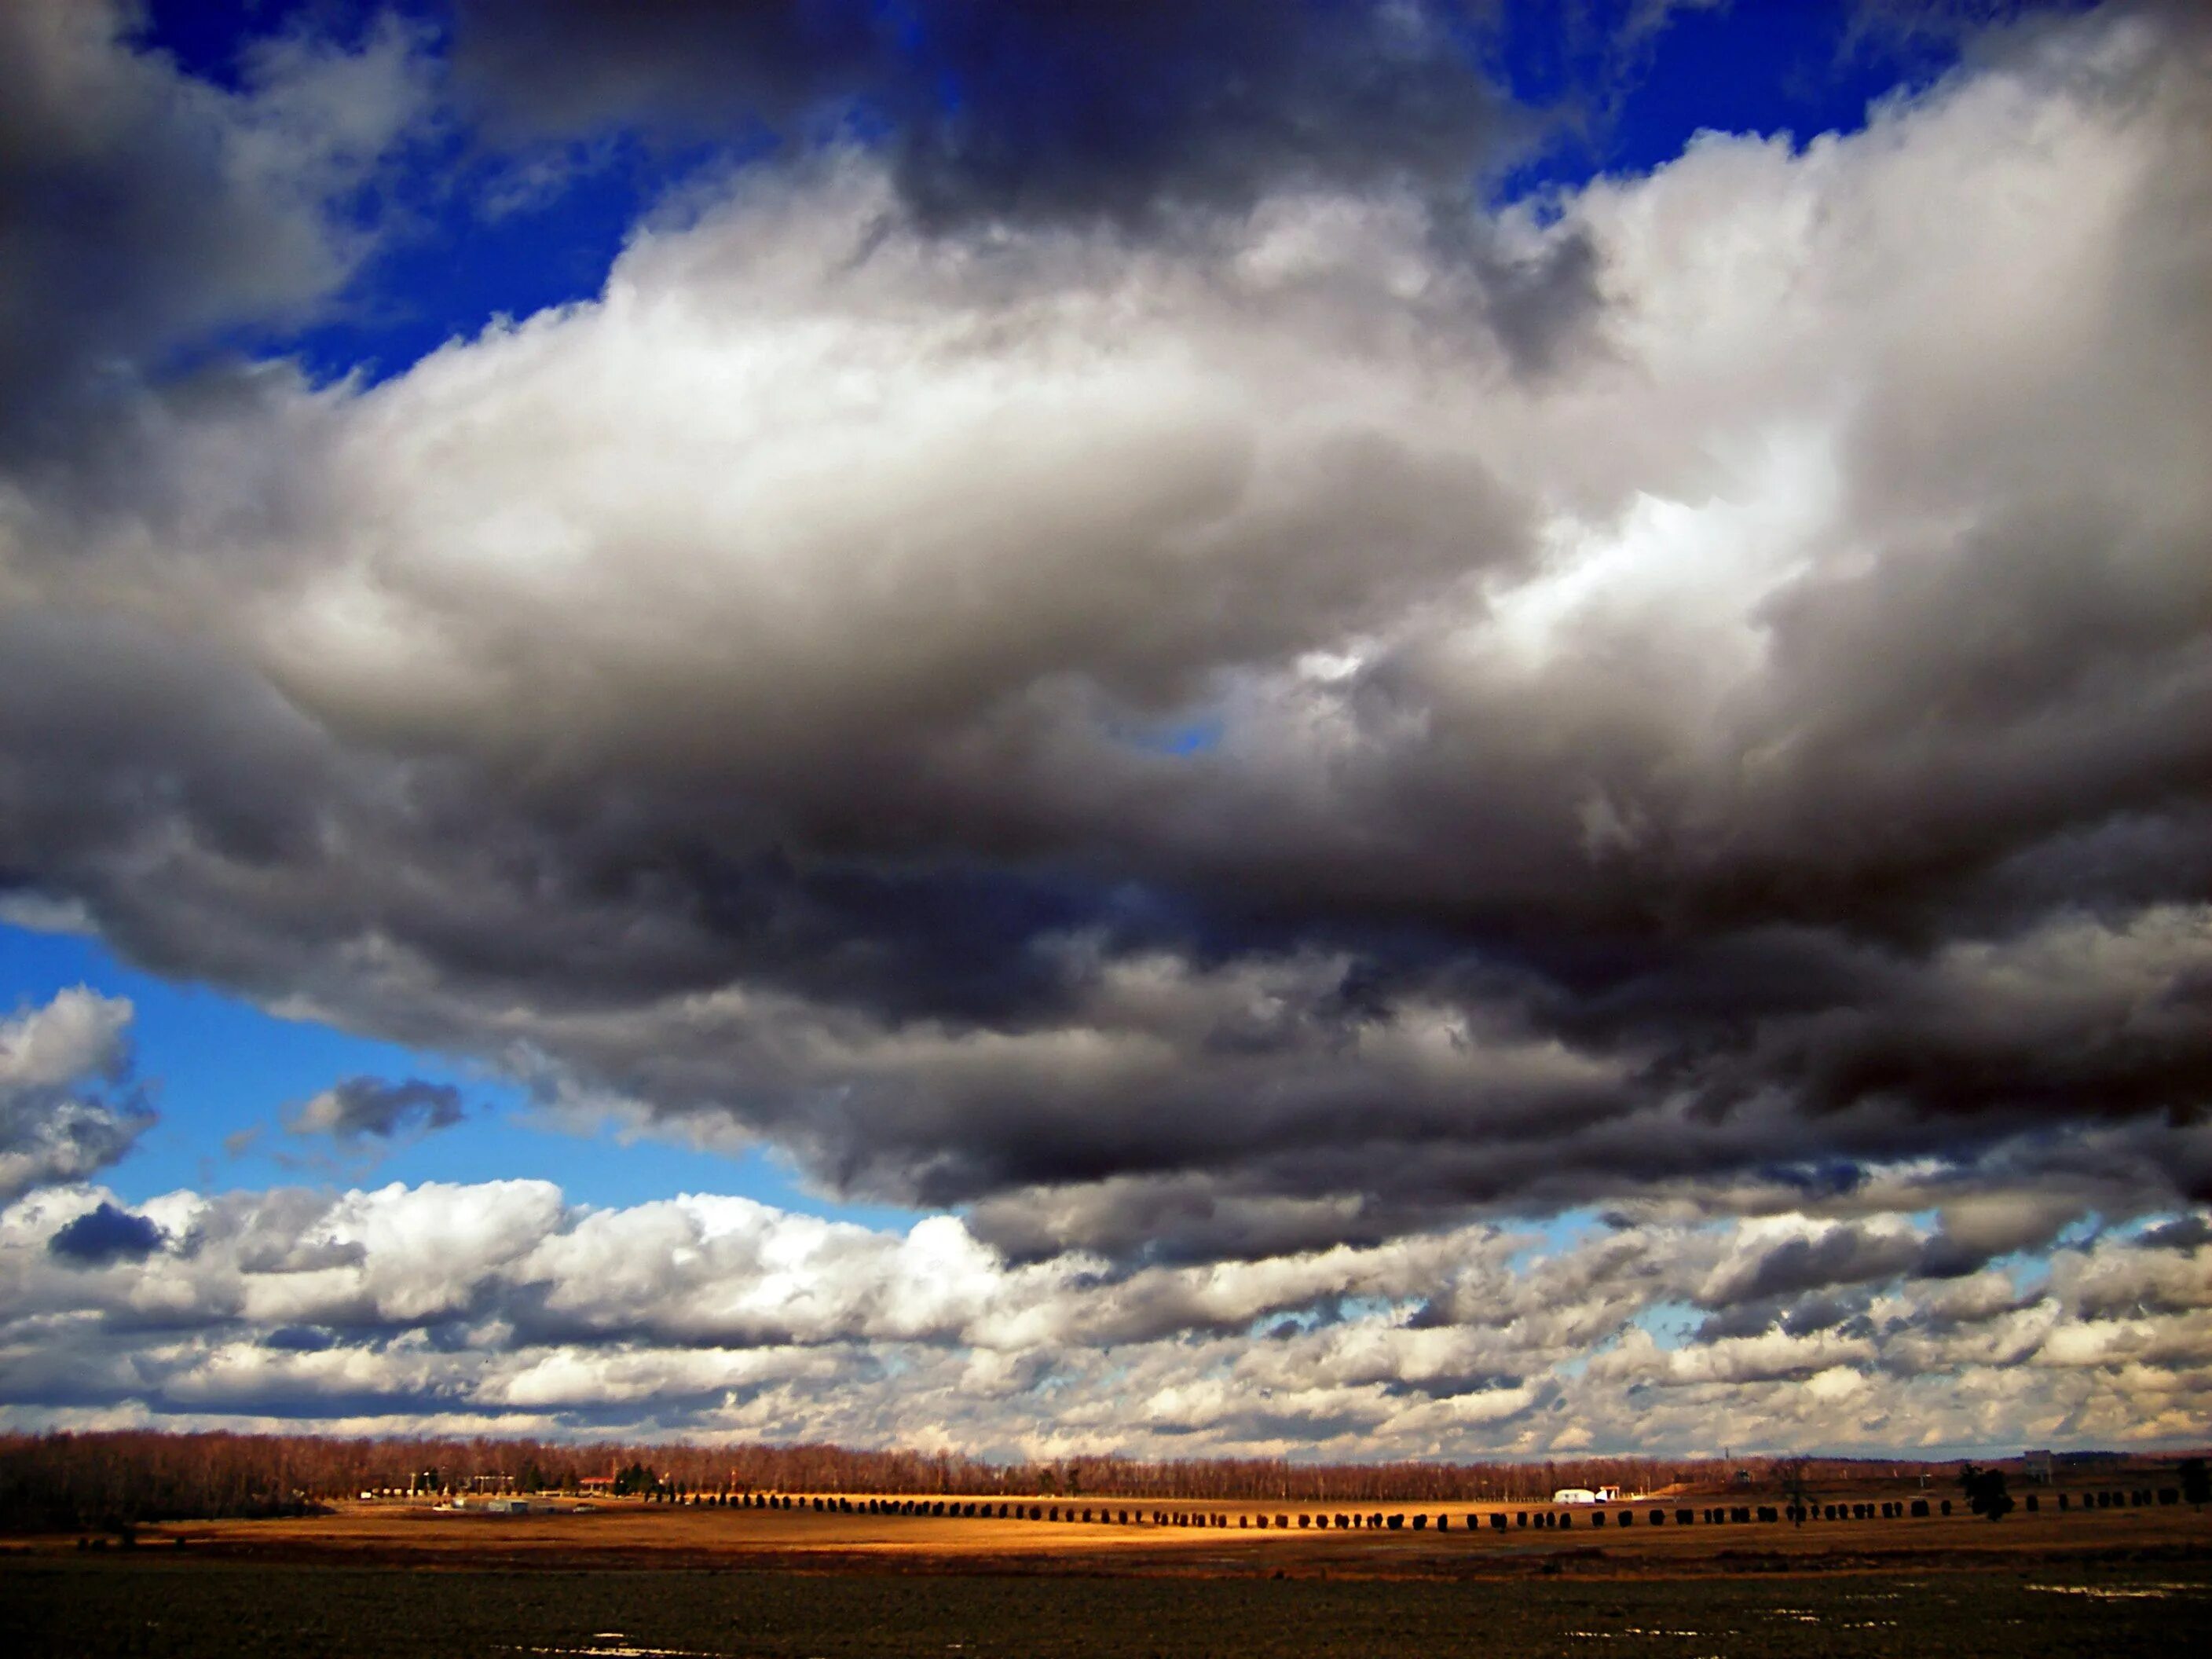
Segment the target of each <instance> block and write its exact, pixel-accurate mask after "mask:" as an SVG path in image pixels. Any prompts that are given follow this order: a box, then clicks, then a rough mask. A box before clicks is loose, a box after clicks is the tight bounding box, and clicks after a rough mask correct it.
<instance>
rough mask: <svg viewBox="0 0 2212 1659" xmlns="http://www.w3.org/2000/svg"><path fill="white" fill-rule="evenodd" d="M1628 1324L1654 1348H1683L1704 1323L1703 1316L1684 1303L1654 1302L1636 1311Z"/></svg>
mask: <svg viewBox="0 0 2212 1659" xmlns="http://www.w3.org/2000/svg"><path fill="white" fill-rule="evenodd" d="M1704 1322H1705V1315H1704V1314H1703V1313H1702V1312H1700V1311H1699V1310H1698V1309H1696V1308H1693V1307H1692V1306H1691V1305H1690V1304H1688V1303H1686V1302H1654V1303H1652V1304H1650V1305H1649V1306H1647V1307H1644V1308H1641V1309H1638V1310H1637V1312H1636V1313H1635V1314H1634V1315H1633V1316H1631V1318H1630V1319H1629V1323H1630V1324H1632V1325H1633V1326H1635V1327H1636V1328H1638V1329H1639V1330H1641V1331H1643V1332H1644V1333H1645V1334H1647V1335H1649V1336H1650V1339H1651V1340H1652V1343H1653V1345H1654V1346H1657V1347H1661V1348H1667V1349H1674V1348H1685V1347H1687V1346H1689V1344H1690V1339H1691V1338H1692V1336H1693V1335H1695V1334H1696V1333H1697V1329H1698V1327H1699V1325H1700V1324H1702V1323H1704Z"/></svg>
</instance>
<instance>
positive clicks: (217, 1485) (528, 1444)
mask: <svg viewBox="0 0 2212 1659" xmlns="http://www.w3.org/2000/svg"><path fill="white" fill-rule="evenodd" d="M2090 1461H2092V1460H2091V1458H2090V1457H2087V1456H2084V1455H2080V1454H2076V1455H2073V1456H2070V1457H2062V1458H2061V1459H2059V1460H2058V1462H2060V1463H2061V1464H2062V1465H2069V1464H2081V1463H2086V1462H2090ZM2112 1461H2114V1462H2118V1461H2119V1460H2118V1458H2117V1457H2114V1458H2113V1459H2112ZM1795 1462H1796V1463H1797V1464H1798V1465H1799V1466H1800V1467H1802V1472H1803V1478H1804V1479H1805V1480H1808V1481H1811V1482H1813V1483H1815V1484H1828V1483H1840V1482H1845V1481H1850V1482H1863V1481H1866V1480H1870V1479H1877V1478H1881V1477H1884V1476H1888V1475H1892V1474H1894V1475H1899V1476H1912V1475H1917V1474H1923V1473H1924V1474H1938V1475H1942V1476H1943V1477H1945V1478H1946V1479H1949V1478H1952V1477H1954V1476H1955V1474H1956V1473H1957V1470H1958V1468H1959V1465H1958V1464H1957V1463H1956V1462H1922V1461H1916V1460H1911V1459H1886V1458H1885V1459H1856V1460H1855V1459H1841V1458H1833V1459H1800V1460H1795ZM1781 1464H1782V1460H1778V1459H1775V1458H1768V1457H1750V1458H1737V1459H1730V1460H1725V1461H1723V1460H1721V1459H1714V1458H1706V1459H1693V1458H1692V1459H1683V1458H1674V1459H1670V1458H1650V1457H1589V1458H1578V1459H1574V1460H1571V1461H1569V1460H1561V1461H1554V1462H1543V1463H1425V1462H1403V1463H1302V1462H1289V1461H1287V1460H1284V1459H1267V1458H1189V1459H1178V1460H1176V1461H1174V1462H1139V1461H1137V1460H1134V1459H1129V1458H1121V1457H1073V1458H1066V1459H1061V1460H1058V1461H1055V1462H1045V1463H993V1462H982V1461H981V1460H978V1459H975V1458H969V1457H957V1456H952V1455H949V1454H945V1453H938V1454H934V1455H932V1454H927V1453H922V1452H911V1451H862V1450H856V1449H853V1448H850V1447H845V1446H819V1445H817V1446H704V1445H690V1444H683V1443H657V1444H611V1443H592V1444H581V1445H579V1444H568V1443H561V1444H554V1443H545V1442H543V1441H536V1440H499V1439H475V1440H437V1439H422V1440H414V1439H409V1440H367V1439H362V1440H344V1439H332V1438H326V1437H320V1436H313V1435H246V1434H224V1433H209V1434H164V1433H158V1432H155V1431H118V1432H102V1433H87V1434H60V1433H57V1434H46V1435H27V1434H15V1435H4V1436H0V1528H6V1529H8V1530H11V1531H25V1530H35V1529H40V1528H76V1527H123V1526H129V1525H131V1524H133V1523H136V1522H152V1521H168V1520H191V1519H211V1518H215V1517H218V1516H271V1515H285V1514H300V1513H303V1512H306V1511H307V1510H312V1509H313V1507H314V1506H316V1505H317V1504H319V1503H320V1502H322V1501H323V1500H325V1499H328V1498H343V1497H350V1496H352V1495H353V1494H355V1493H356V1492H362V1491H386V1490H394V1489H397V1490H400V1491H407V1490H429V1491H434V1492H435V1491H448V1492H452V1491H467V1490H470V1489H471V1486H479V1485H483V1484H505V1483H508V1482H511V1483H512V1485H513V1487H514V1488H515V1489H516V1490H520V1491H523V1492H574V1491H576V1490H578V1489H579V1487H580V1483H581V1482H582V1481H583V1480H585V1479H586V1477H591V1476H607V1475H613V1474H617V1473H618V1472H625V1471H627V1472H629V1479H627V1480H625V1481H624V1483H623V1485H624V1487H625V1489H626V1490H634V1489H635V1488H637V1487H638V1486H640V1485H641V1484H643V1485H645V1486H647V1489H648V1490H649V1491H650V1492H652V1493H653V1495H655V1496H659V1497H661V1498H667V1499H671V1500H672V1501H678V1502H682V1501H685V1500H687V1499H690V1498H697V1497H706V1496H714V1495H718V1494H725V1493H729V1494H735V1493H743V1492H797V1493H808V1492H847V1493H905V1494H940V1493H941V1494H946V1495H954V1494H957V1495H963V1496H970V1497H1008V1498H1011V1497H1018V1496H1031V1495H1036V1496H1060V1497H1079V1496H1096V1497H1100V1498H1197V1499H1218V1500H1228V1499H1234V1498H1280V1499H1285V1500H1293V1499H1301V1498H1303V1499H1311V1500H1315V1501H1323V1502H1326V1501H1334V1500H1338V1499H1342V1500H1345V1501H1347V1502H1351V1501H1363V1502H1364V1501H1374V1502H1382V1503H1388V1502H1406V1503H1419V1502H1424V1501H1426V1502H1432V1503H1476V1502H1482V1501H1486V1500H1487V1501H1498V1500H1507V1501H1524V1500H1529V1499H1536V1498H1545V1497H1548V1496H1549V1495H1550V1494H1551V1493H1552V1492H1553V1491H1554V1490H1555V1489H1556V1488H1558V1487H1560V1486H1600V1485H1607V1484H1610V1485H1618V1486H1623V1487H1625V1488H1627V1489H1629V1490H1631V1491H1637V1492H1656V1491H1660V1490H1662V1489H1665V1488H1668V1487H1670V1486H1674V1487H1691V1488H1695V1487H1699V1486H1719V1485H1723V1484H1728V1483H1732V1482H1735V1481H1736V1480H1738V1479H1739V1478H1740V1475H1739V1472H1741V1474H1742V1475H1744V1476H1747V1477H1748V1478H1749V1479H1750V1480H1752V1481H1753V1482H1754V1483H1756V1484H1758V1485H1760V1486H1768V1485H1772V1484H1774V1483H1776V1482H1777V1481H1778V1480H1779V1479H1780V1478H1781V1473H1782V1470H1781Z"/></svg>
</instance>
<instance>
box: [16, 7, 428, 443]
mask: <svg viewBox="0 0 2212 1659" xmlns="http://www.w3.org/2000/svg"><path fill="white" fill-rule="evenodd" d="M136 21H137V12H136V9H135V8H133V7H131V6H130V5H127V4H125V3H118V0H26V3H23V4H20V5H11V6H9V8H7V10H6V14H5V15H4V16H0V63H4V64H6V65H7V68H6V71H5V76H6V79H5V86H6V92H5V95H4V96H0V388H4V390H0V453H5V452H6V451H8V450H15V449H20V448H21V447H22V446H24V445H27V444H31V443H34V442H39V441H42V440H43V441H45V442H46V443H48V444H53V443H56V442H58V441H59V440H60V439H61V438H63V437H64V436H66V435H77V434H79V433H80V431H81V417H82V416H85V415H86V414H88V412H91V411H92V410H108V409H110V408H111V407H112V404H115V403H116V402H117V401H118V400H124V399H127V398H128V397H129V396H130V395H131V392H132V391H133V389H134V388H135V386H137V382H138V379H139V376H140V374H142V373H143V372H144V371H147V370H149V369H155V368H161V367H162V366H163V365H162V362H161V360H162V359H163V357H164V356H165V355H166V354H167V353H168V352H170V351H172V350H173V349H181V348H186V347H191V346H196V345H197V344H199V343H202V342H204V340H205V339H206V338H207V337H210V335H214V334H217V333H219V332H221V331H223V330H225V329H228V328H233V327H236V326H239V325H244V324H247V323H257V322H277V323H282V322H293V321H297V320H299V319H301V318H302V317H304V316H305V315H306V314H307V312H308V311H309V309H310V308H311V307H313V306H314V305H315V304H316V303H317V302H319V301H322V300H324V299H325V297H326V296H328V295H331V293H332V292H333V291H335V290H336V289H337V288H339V287H340V286H341V285H342V284H343V282H344V281H345V279H346V277H347V276H348V275H349V273H350V272H351V270H353V268H354V267H355V265H356V264H357V263H358V261H359V259H360V258H361V257H362V253H363V252H364V251H365V250H366V248H367V247H368V245H369V238H368V234H367V233H366V231H364V230H363V229H362V228H358V227H357V225H356V218H357V216H356V215H355V214H353V213H351V212H349V202H350V197H351V196H352V194H353V192H354V191H356V190H357V189H358V188H359V187H360V186H361V185H363V184H364V183H365V182H367V181H368V179H371V178H372V177H373V176H374V172H375V169H376V167H377V164H378V163H379V161H380V159H381V158H382V157H383V156H384V155H385V154H386V152H387V150H388V149H390V148H391V147H392V145H393V144H394V143H395V142H396V141H397V140H398V136H399V135H400V134H401V133H402V132H403V131H404V130H405V129H406V128H407V127H408V126H409V125H411V124H412V123H413V122H414V121H415V120H416V119H417V118H419V116H420V115H421V113H422V111H423V109H424V107H425V105H426V100H427V88H426V85H425V81H424V74H425V71H424V69H423V64H422V58H421V56H420V52H419V50H418V46H419V43H418V42H417V41H416V40H414V39H413V38H412V37H411V35H410V33H409V32H408V31H406V30H405V29H404V28H403V27H400V26H399V25H398V23H397V22H396V21H392V20H390V19H387V20H386V21H384V22H383V23H382V24H381V25H380V26H379V27H377V28H375V29H374V30H372V31H371V32H370V33H369V34H368V38H366V39H365V40H363V41H362V43H361V44H360V46H359V47H358V49H357V50H354V51H346V50H342V49H339V48H337V47H335V46H331V45H330V44H328V43H327V42H324V41H320V40H315V39H313V38H311V37H309V36H307V35H304V34H299V35H283V36H278V37H272V38H270V39H266V40H261V41H260V42H258V44H257V45H255V46H253V47H252V50H251V51H250V52H249V53H248V54H247V57H246V61H245V62H243V63H242V64H240V87H239V88H238V89H236V90H227V89H223V88H217V87H216V86H214V85H212V84H210V83H209V82H204V81H199V80H196V79H193V78H192V77H191V76H186V75H185V74H183V73H182V72H180V71H179V70H178V69H177V68H176V66H175V65H174V64H173V63H171V62H170V61H169V60H168V59H167V58H163V57H161V56H159V55H157V54H155V53H152V52H146V51H143V50H141V49H139V48H138V47H137V46H136V44H135V43H134V42H133V41H132V40H131V32H132V26H133V25H134V23H135V22H136Z"/></svg>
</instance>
